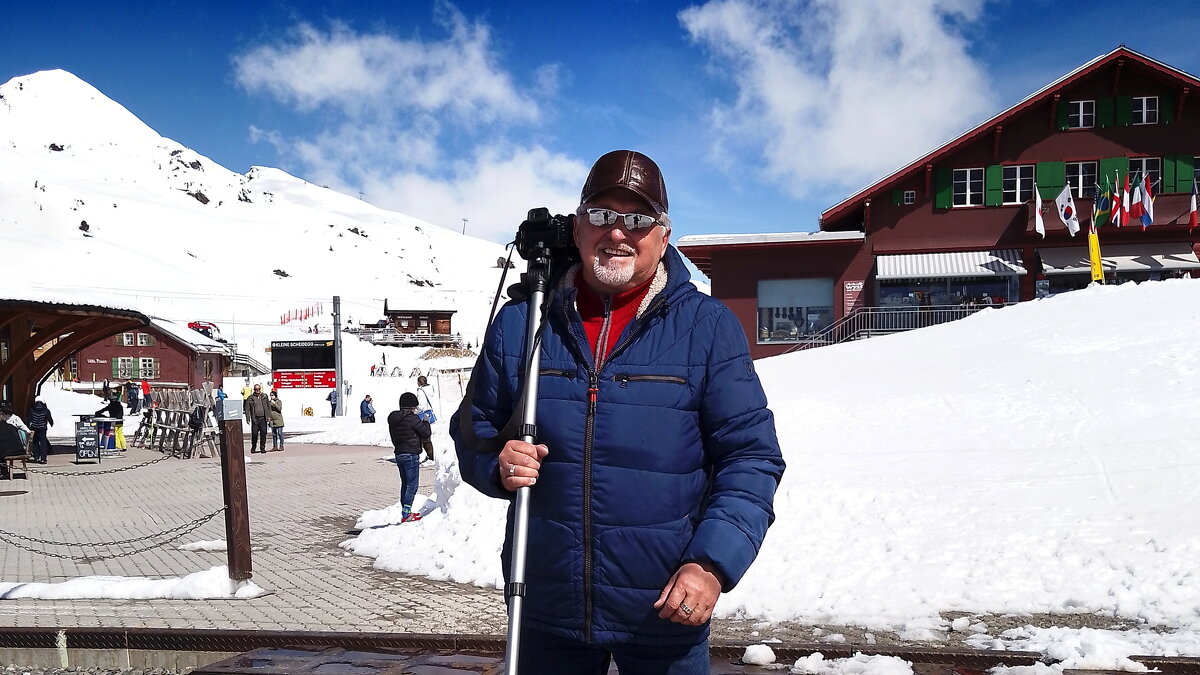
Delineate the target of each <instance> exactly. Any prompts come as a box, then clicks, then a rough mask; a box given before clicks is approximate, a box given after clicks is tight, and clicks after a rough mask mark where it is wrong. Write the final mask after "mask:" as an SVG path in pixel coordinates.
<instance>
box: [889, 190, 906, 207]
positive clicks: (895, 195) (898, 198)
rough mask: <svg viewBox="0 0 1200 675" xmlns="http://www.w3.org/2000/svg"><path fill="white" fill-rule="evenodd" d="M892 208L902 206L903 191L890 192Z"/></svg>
mask: <svg viewBox="0 0 1200 675" xmlns="http://www.w3.org/2000/svg"><path fill="white" fill-rule="evenodd" d="M892 206H904V190H892Z"/></svg>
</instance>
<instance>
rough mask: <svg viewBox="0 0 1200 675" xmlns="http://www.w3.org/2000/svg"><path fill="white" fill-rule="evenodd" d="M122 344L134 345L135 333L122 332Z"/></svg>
mask: <svg viewBox="0 0 1200 675" xmlns="http://www.w3.org/2000/svg"><path fill="white" fill-rule="evenodd" d="M121 344H122V345H125V346H126V347H132V346H133V345H134V338H133V333H121Z"/></svg>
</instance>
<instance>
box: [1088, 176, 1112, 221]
mask: <svg viewBox="0 0 1200 675" xmlns="http://www.w3.org/2000/svg"><path fill="white" fill-rule="evenodd" d="M1110 220H1112V186H1111V185H1110V184H1109V182H1108V178H1107V177H1105V178H1104V187H1101V186H1100V185H1099V184H1097V185H1096V186H1095V187H1093V188H1092V227H1093V228H1097V227H1104V226H1105V225H1107V224H1108V223H1109V221H1110Z"/></svg>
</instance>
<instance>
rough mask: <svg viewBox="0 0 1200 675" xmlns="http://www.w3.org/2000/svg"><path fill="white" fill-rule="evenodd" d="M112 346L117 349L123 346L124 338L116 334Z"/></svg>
mask: <svg viewBox="0 0 1200 675" xmlns="http://www.w3.org/2000/svg"><path fill="white" fill-rule="evenodd" d="M113 344H114V345H116V346H118V347H120V346H123V345H124V344H125V339H124V337H123V336H122V335H121V334H120V333H117V334H116V335H114V336H113Z"/></svg>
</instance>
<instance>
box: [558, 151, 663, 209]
mask: <svg viewBox="0 0 1200 675" xmlns="http://www.w3.org/2000/svg"><path fill="white" fill-rule="evenodd" d="M617 187H623V188H625V189H627V190H632V191H633V192H635V193H637V194H638V195H639V196H640V197H641V198H642V199H645V200H646V201H647V202H649V203H650V206H651V207H653V208H654V210H655V211H657V212H658V213H666V212H667V186H666V184H665V183H664V182H663V177H662V172H661V171H659V170H658V165H657V164H655V163H654V160H652V159H650V158H649V157H647V156H645V155H643V154H642V153H640V152H637V151H635V150H613V151H612V152H610V153H607V154H605V155H604V156H602V157H601V158H600V159H598V160H596V163H595V164H593V165H592V171H591V173H589V174H588V177H587V181H585V182H584V184H583V192H582V193H580V195H579V203H580V204H582V203H584V202H586V201H587V200H589V199H591V198H592V197H595V196H596V195H598V194H600V193H601V192H604V191H605V190H611V189H612V188H617Z"/></svg>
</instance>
